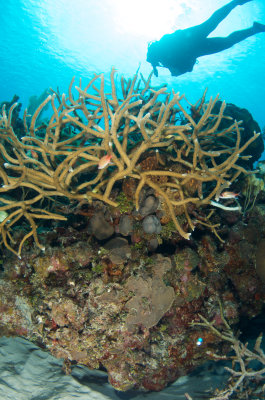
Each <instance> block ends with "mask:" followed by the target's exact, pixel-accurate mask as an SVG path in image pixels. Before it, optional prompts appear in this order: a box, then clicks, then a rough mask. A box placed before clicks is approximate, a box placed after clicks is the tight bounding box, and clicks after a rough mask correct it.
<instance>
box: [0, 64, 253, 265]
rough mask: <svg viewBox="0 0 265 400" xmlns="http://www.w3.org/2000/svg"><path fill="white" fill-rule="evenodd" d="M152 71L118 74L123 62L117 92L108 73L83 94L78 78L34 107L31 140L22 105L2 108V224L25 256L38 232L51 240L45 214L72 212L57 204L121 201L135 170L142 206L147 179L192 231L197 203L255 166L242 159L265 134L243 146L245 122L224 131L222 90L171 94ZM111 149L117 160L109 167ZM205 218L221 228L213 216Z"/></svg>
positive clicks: (5, 238)
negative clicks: (226, 142)
mask: <svg viewBox="0 0 265 400" xmlns="http://www.w3.org/2000/svg"><path fill="white" fill-rule="evenodd" d="M150 80H151V75H150V76H149V78H148V80H144V78H143V77H142V76H141V79H138V77H137V75H135V76H134V78H133V79H132V80H129V81H126V80H125V79H124V78H123V77H122V78H121V80H120V81H119V82H118V83H117V80H116V77H115V70H114V69H113V70H112V71H111V74H110V81H111V93H105V81H104V76H103V75H102V74H101V75H94V77H93V79H91V81H90V82H89V83H88V85H87V86H86V87H84V88H82V86H81V81H80V84H79V86H75V90H76V96H75V97H74V95H73V90H74V88H73V86H74V80H72V82H71V84H70V87H69V93H68V97H67V96H66V95H62V96H60V95H59V94H58V93H54V94H53V95H50V96H48V97H47V99H46V100H45V101H44V102H43V103H42V104H41V105H40V106H39V107H38V108H37V110H36V111H35V113H34V115H33V116H32V117H31V119H29V116H28V115H27V113H26V112H25V113H24V126H25V130H26V136H24V137H22V138H21V139H19V137H18V136H17V135H16V133H15V132H14V129H13V128H12V126H11V120H12V112H13V110H14V108H15V107H16V104H14V105H13V106H12V107H11V108H10V110H9V112H8V113H7V112H6V111H5V108H3V109H2V113H1V119H0V140H1V142H0V151H1V159H0V177H1V181H2V182H1V187H0V192H1V196H0V202H1V203H0V212H2V215H3V217H2V222H1V223H0V230H1V235H2V242H3V243H4V245H5V246H6V247H7V248H8V249H9V250H11V251H12V252H13V253H15V254H17V255H18V256H19V257H20V255H21V250H22V247H23V244H24V243H25V241H26V240H27V239H28V238H29V237H31V236H33V237H34V240H35V242H36V244H37V246H38V247H39V248H41V249H44V248H43V246H42V245H41V243H40V242H39V239H38V235H37V228H38V221H39V220H42V219H52V220H65V219H66V218H65V216H63V215H61V214H58V213H54V212H52V211H53V210H54V209H52V208H51V203H54V202H55V203H56V202H58V203H59V204H61V203H60V202H62V201H63V202H66V201H68V202H69V201H70V202H77V203H80V202H81V203H83V202H91V201H93V200H96V199H97V200H100V201H102V202H104V203H107V204H109V205H110V206H114V207H116V206H117V205H118V203H117V202H116V201H115V194H114V190H113V189H114V185H115V186H117V185H118V184H119V185H120V184H121V183H122V182H123V181H124V180H126V179H133V180H134V181H135V182H136V186H135V189H136V190H135V199H134V200H135V207H136V209H138V207H139V196H140V192H141V190H142V188H143V187H144V186H148V187H150V188H152V189H153V191H154V192H155V194H156V196H158V197H159V199H160V201H161V202H162V203H163V204H164V207H165V209H167V212H168V214H169V216H170V218H171V219H172V220H173V222H174V224H175V226H176V229H177V231H178V232H179V234H180V235H181V236H182V237H183V238H185V239H189V237H190V232H192V230H193V229H194V225H195V222H194V221H193V220H192V218H191V216H190V214H189V206H190V205H193V207H195V208H196V207H200V206H202V205H209V204H211V201H213V199H214V198H216V199H218V197H219V194H220V193H221V191H222V190H223V188H226V187H228V186H229V185H230V184H231V182H233V181H234V180H235V179H236V178H237V177H238V176H239V175H240V173H242V172H243V173H247V171H246V170H245V169H243V168H242V167H241V166H239V165H237V161H238V159H239V158H240V157H243V156H242V155H241V153H242V152H243V151H244V150H245V149H246V148H247V146H248V145H249V144H250V143H251V142H252V141H253V140H255V139H256V138H257V136H258V134H257V133H254V134H253V137H252V138H251V139H250V140H248V141H247V142H246V143H245V144H244V145H243V146H241V145H240V127H239V123H238V122H236V121H232V120H231V125H230V127H229V128H227V129H225V130H218V128H219V125H220V122H221V120H222V119H223V118H228V117H224V115H223V112H224V109H225V103H223V104H222V107H221V109H220V111H219V113H218V114H214V113H213V107H214V105H215V104H216V102H217V100H218V97H216V98H215V99H213V98H211V99H210V100H209V102H208V103H206V102H205V94H204V95H203V97H202V99H200V100H199V101H198V102H197V103H196V104H195V105H191V104H189V103H188V102H187V100H186V99H185V97H184V95H180V94H179V93H174V92H173V93H168V92H166V88H165V87H162V88H159V89H158V90H153V89H152V88H151V87H150ZM183 102H186V104H183ZM48 103H49V104H50V105H51V107H52V110H53V114H52V116H51V118H50V120H49V122H48V123H47V124H41V123H39V124H38V123H37V122H38V121H37V120H38V115H39V114H40V112H41V111H42V110H43V108H44V107H45V106H46V105H47V104H48ZM187 104H188V105H189V106H191V107H190V109H191V112H189V111H187V110H188V108H187ZM225 135H234V137H235V138H236V140H235V145H234V146H233V147H232V148H228V147H224V146H223V145H222V143H221V140H222V138H223V137H224V136H225ZM106 155H108V156H109V159H110V158H111V164H109V165H106V166H105V167H104V168H101V169H100V168H99V163H100V160H102V158H103V157H104V156H106ZM150 155H153V156H154V155H155V157H156V159H157V166H156V168H151V169H150V168H147V169H144V168H142V166H141V162H142V161H143V160H144V159H146V158H147V157H148V156H150ZM189 187H193V190H189ZM178 207H182V214H183V215H184V217H185V218H186V224H185V227H184V226H183V224H181V223H180V222H179V220H178V219H177V216H176V209H177V208H178ZM178 214H180V213H178ZM25 222H27V223H28V224H29V226H30V228H28V230H27V231H26V234H25V235H24V237H23V238H22V239H21V241H20V244H19V247H18V248H16V246H15V240H14V228H15V227H16V226H19V224H20V225H21V224H22V223H25ZM200 223H204V224H208V225H209V227H210V229H212V230H213V231H214V232H215V233H216V234H217V232H216V229H215V228H216V226H215V225H211V223H210V222H209V221H208V219H206V220H205V221H204V222H203V221H201V222H200Z"/></svg>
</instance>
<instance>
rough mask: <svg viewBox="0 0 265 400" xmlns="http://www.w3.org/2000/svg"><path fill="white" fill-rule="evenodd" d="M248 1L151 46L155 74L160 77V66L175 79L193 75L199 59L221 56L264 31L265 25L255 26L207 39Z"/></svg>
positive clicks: (242, 0) (240, 0) (233, 4)
mask: <svg viewBox="0 0 265 400" xmlns="http://www.w3.org/2000/svg"><path fill="white" fill-rule="evenodd" d="M248 1H252V0H233V1H231V2H230V3H228V4H226V5H225V6H223V7H221V8H220V9H219V10H217V11H215V12H214V13H213V15H212V16H211V17H210V18H209V19H208V20H207V21H205V22H203V23H202V24H200V25H196V26H193V27H191V28H187V29H179V30H177V31H175V32H174V33H171V34H167V35H164V36H163V37H162V38H161V39H160V40H159V41H157V42H153V43H152V44H151V45H149V47H148V52H147V61H148V62H150V63H151V64H152V66H153V68H154V72H155V75H156V76H158V72H157V69H156V67H159V66H160V67H165V68H168V69H169V70H170V72H171V75H173V76H178V75H181V74H184V73H185V72H190V71H192V69H193V67H194V64H195V63H196V61H197V58H198V57H201V56H205V55H209V54H213V53H218V52H220V51H222V50H225V49H228V48H230V47H232V46H233V45H234V44H236V43H239V42H241V41H242V40H244V39H246V38H248V37H249V36H252V35H255V34H256V33H259V32H264V31H265V25H262V24H259V23H254V24H253V26H252V27H251V28H248V29H243V30H240V31H236V32H233V33H231V34H230V35H229V36H227V37H213V38H212V37H211V38H208V37H207V36H208V35H209V34H210V33H211V32H212V31H213V30H214V29H215V28H216V27H217V26H218V24H219V23H220V22H221V21H222V20H223V19H224V18H225V17H226V16H227V15H228V14H229V13H230V12H231V11H232V10H233V9H234V8H235V7H236V6H238V5H242V4H245V3H247V2H248Z"/></svg>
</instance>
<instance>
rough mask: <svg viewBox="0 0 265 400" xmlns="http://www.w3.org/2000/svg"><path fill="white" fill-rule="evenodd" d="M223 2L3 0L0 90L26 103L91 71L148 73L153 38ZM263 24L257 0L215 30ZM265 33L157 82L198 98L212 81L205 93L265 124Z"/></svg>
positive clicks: (2, 97) (222, 32)
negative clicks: (190, 68)
mask: <svg viewBox="0 0 265 400" xmlns="http://www.w3.org/2000/svg"><path fill="white" fill-rule="evenodd" d="M226 3H227V2H226V1H224V0H204V1H203V2H201V0H183V1H181V0H164V1H157V0H153V1H151V0H141V1H139V0H137V1H136V0H134V1H132V0H100V1H95V0H43V1H33V0H6V1H5V4H4V7H3V8H2V12H1V15H0V26H1V32H2V35H1V39H2V40H1V52H0V73H1V94H0V101H1V102H2V101H10V100H11V99H12V98H13V95H14V94H17V95H18V96H19V97H20V101H21V102H22V105H23V107H26V106H27V105H28V99H29V97H30V96H34V95H38V96H39V95H40V94H41V93H42V92H43V91H44V90H45V89H47V88H50V87H52V88H53V89H54V90H56V88H57V87H58V88H59V89H60V92H61V93H62V92H64V91H66V90H67V88H68V85H69V83H70V80H71V78H72V77H73V76H75V77H76V79H79V78H82V79H83V80H84V82H85V81H86V79H87V80H88V79H90V78H91V77H92V76H93V73H94V72H96V73H101V72H104V73H106V79H108V78H109V72H110V70H111V67H112V66H114V67H115V68H116V69H117V71H118V73H119V74H120V75H124V76H125V77H126V78H129V77H132V76H133V74H134V73H135V72H136V71H137V69H138V68H139V67H140V72H142V73H143V75H144V76H145V77H147V76H148V75H149V73H150V72H151V70H152V68H151V66H150V64H149V63H147V62H146V51H147V46H148V43H149V42H150V41H152V40H158V39H159V38H160V37H161V36H162V35H164V34H166V33H172V32H174V30H176V29H178V28H180V29H183V28H187V27H190V26H193V25H196V24H200V23H202V22H203V21H204V20H206V19H207V18H208V17H210V15H211V14H212V13H213V12H214V11H215V10H216V9H217V8H219V7H221V6H223V5H224V4H226ZM254 21H259V22H263V23H265V4H264V2H263V1H262V0H254V1H250V2H249V3H247V4H245V5H243V6H242V7H237V8H236V9H235V10H233V11H232V12H231V13H230V15H229V16H228V17H227V18H226V19H225V20H224V21H223V22H222V23H221V24H220V25H219V27H218V28H217V29H216V30H215V31H214V32H213V33H212V34H211V36H227V35H228V34H230V33H231V32H232V31H234V30H239V29H245V28H247V27H250V26H251V25H252V23H253V22H254ZM264 54H265V34H263V33H261V34H258V35H255V36H252V37H250V38H248V39H246V40H244V41H243V42H241V43H238V44H236V45H235V46H233V47H232V48H230V49H228V50H225V51H223V52H221V53H218V54H214V55H210V56H204V57H201V58H199V63H198V64H197V65H195V67H194V70H193V72H191V73H190V72H189V73H186V74H184V75H182V76H179V77H171V75H170V73H169V71H168V70H167V69H164V68H163V69H160V71H159V78H156V77H153V78H152V84H153V85H157V84H161V83H167V84H168V87H169V89H174V90H175V91H179V92H180V93H181V94H182V93H185V94H186V96H187V98H188V99H189V100H190V101H193V100H194V101H197V100H198V98H200V97H201V95H202V93H203V91H204V90H205V88H206V87H208V95H207V96H208V97H209V96H216V95H217V94H219V95H220V98H221V99H222V100H225V101H226V102H231V103H234V104H236V105H237V106H239V107H243V108H247V109H248V110H249V111H250V112H251V113H252V115H253V117H254V119H255V120H256V121H257V122H258V123H259V125H260V126H261V128H263V127H264V125H265V112H264V99H265V86H264V71H265V57H264Z"/></svg>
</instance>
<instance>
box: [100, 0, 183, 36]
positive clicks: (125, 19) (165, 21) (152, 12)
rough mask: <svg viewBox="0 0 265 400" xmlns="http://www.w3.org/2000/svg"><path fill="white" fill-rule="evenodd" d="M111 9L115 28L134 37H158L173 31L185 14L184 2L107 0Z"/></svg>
mask: <svg viewBox="0 0 265 400" xmlns="http://www.w3.org/2000/svg"><path fill="white" fill-rule="evenodd" d="M107 2H108V3H109V4H110V5H111V7H112V8H113V14H114V24H115V28H116V29H117V30H119V31H120V32H122V33H129V34H133V35H136V36H146V37H156V38H157V37H159V36H161V35H163V34H164V33H165V32H168V31H170V30H172V29H174V26H175V23H176V19H177V18H178V17H180V16H181V15H183V14H185V13H186V12H187V6H186V2H185V1H176V0H163V1H161V0H107Z"/></svg>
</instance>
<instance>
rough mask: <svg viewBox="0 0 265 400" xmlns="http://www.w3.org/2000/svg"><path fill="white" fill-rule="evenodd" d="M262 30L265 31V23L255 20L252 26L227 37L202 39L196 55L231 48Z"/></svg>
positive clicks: (204, 54)
mask: <svg viewBox="0 0 265 400" xmlns="http://www.w3.org/2000/svg"><path fill="white" fill-rule="evenodd" d="M260 32H265V25H263V24H260V23H258V22H254V24H253V26H252V27H251V28H248V29H242V30H241V31H236V32H233V33H231V34H230V35H229V36H227V37H216V38H206V39H205V40H204V41H202V43H201V46H200V48H198V49H197V54H196V57H200V56H206V55H208V54H214V53H218V52H219V51H223V50H226V49H229V48H230V47H232V46H234V44H236V43H239V42H242V40H245V39H246V38H248V37H250V36H253V35H256V34H257V33H260Z"/></svg>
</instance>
